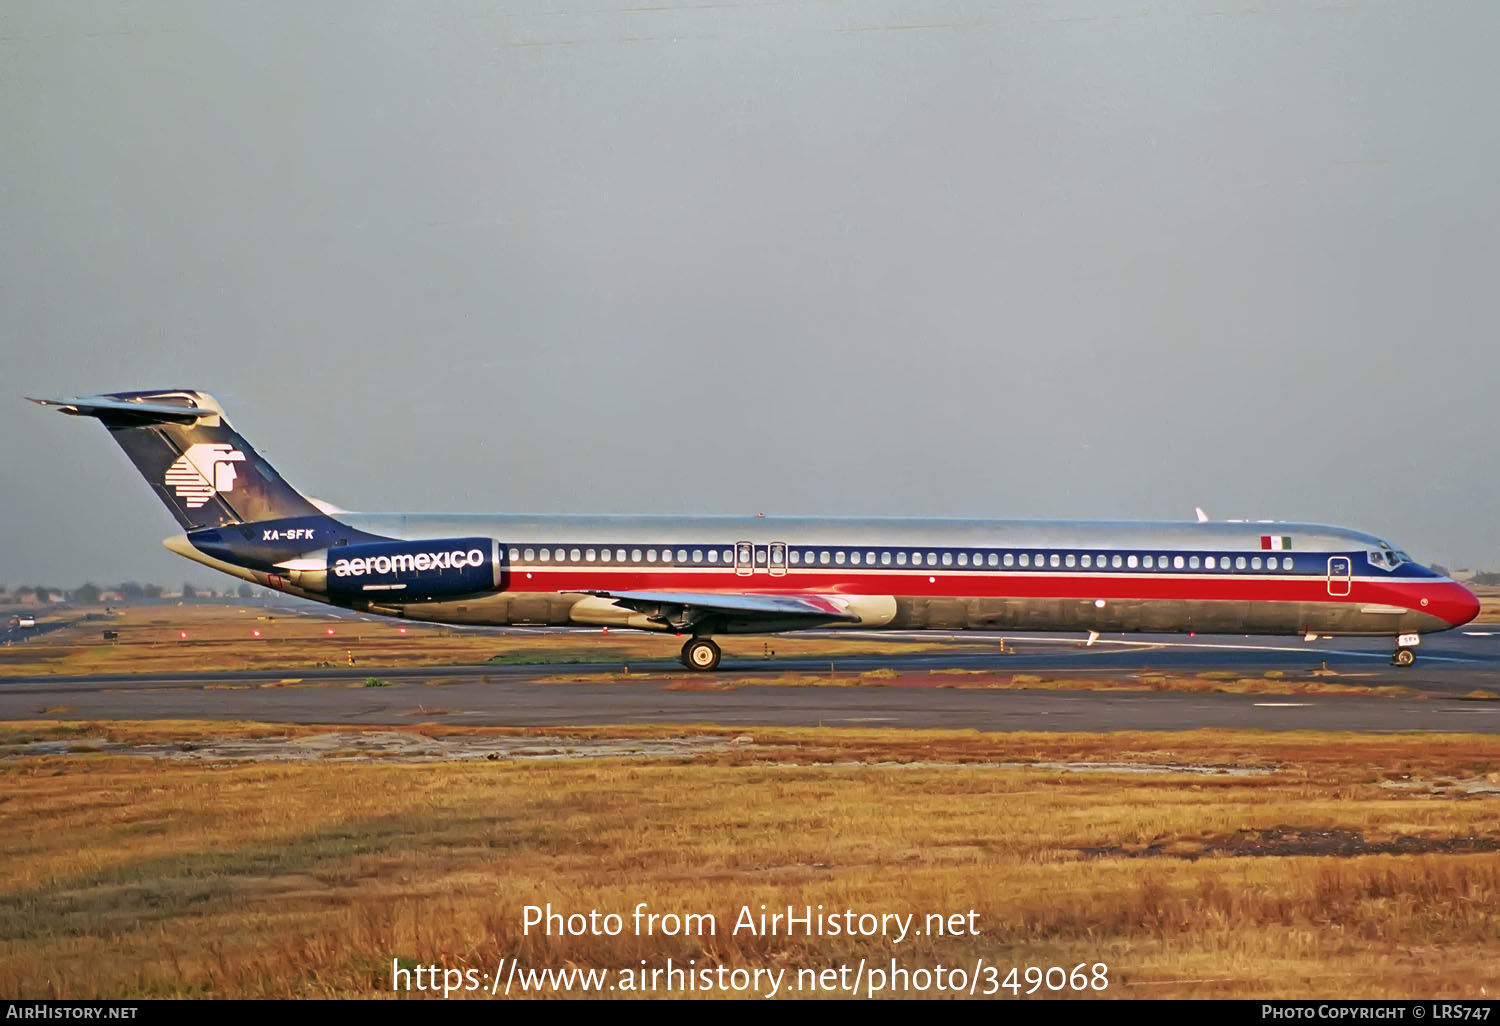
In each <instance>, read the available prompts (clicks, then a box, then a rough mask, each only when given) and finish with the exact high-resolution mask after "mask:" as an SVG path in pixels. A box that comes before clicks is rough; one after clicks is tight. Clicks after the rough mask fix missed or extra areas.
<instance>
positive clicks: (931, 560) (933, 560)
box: [927, 552, 937, 566]
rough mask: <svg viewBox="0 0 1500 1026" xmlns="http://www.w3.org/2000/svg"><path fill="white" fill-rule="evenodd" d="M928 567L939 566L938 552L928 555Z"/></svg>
mask: <svg viewBox="0 0 1500 1026" xmlns="http://www.w3.org/2000/svg"><path fill="white" fill-rule="evenodd" d="M927 565H928V566H937V553H936V552H929V553H927Z"/></svg>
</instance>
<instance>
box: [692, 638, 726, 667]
mask: <svg viewBox="0 0 1500 1026" xmlns="http://www.w3.org/2000/svg"><path fill="white" fill-rule="evenodd" d="M722 654H723V653H721V652H720V651H719V646H718V645H715V644H714V643H713V642H712V641H710V640H709V639H708V638H694V639H693V640H691V641H689V642H688V643H687V644H685V645H683V646H682V665H683V666H686V667H687V668H688V669H689V670H716V669H718V668H719V657H720V656H721V655H722Z"/></svg>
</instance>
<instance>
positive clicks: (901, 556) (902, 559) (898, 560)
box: [896, 552, 906, 566]
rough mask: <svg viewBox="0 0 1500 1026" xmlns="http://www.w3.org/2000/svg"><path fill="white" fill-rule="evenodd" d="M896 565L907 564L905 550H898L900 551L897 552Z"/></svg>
mask: <svg viewBox="0 0 1500 1026" xmlns="http://www.w3.org/2000/svg"><path fill="white" fill-rule="evenodd" d="M896 565H897V566H905V565H906V553H904V552H898V553H896Z"/></svg>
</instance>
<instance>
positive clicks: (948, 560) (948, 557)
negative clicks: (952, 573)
mask: <svg viewBox="0 0 1500 1026" xmlns="http://www.w3.org/2000/svg"><path fill="white" fill-rule="evenodd" d="M943 565H944V566H952V565H953V553H951V552H945V553H943Z"/></svg>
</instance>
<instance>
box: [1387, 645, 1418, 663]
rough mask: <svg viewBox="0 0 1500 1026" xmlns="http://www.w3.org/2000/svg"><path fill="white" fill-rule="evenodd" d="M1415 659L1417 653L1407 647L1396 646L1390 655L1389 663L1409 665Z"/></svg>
mask: <svg viewBox="0 0 1500 1026" xmlns="http://www.w3.org/2000/svg"><path fill="white" fill-rule="evenodd" d="M1416 661H1417V654H1416V653H1415V652H1413V651H1412V650H1411V649H1409V648H1398V649H1396V651H1395V654H1394V655H1392V656H1391V663H1392V665H1394V666H1410V665H1411V664H1412V663H1414V662H1416Z"/></svg>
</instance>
